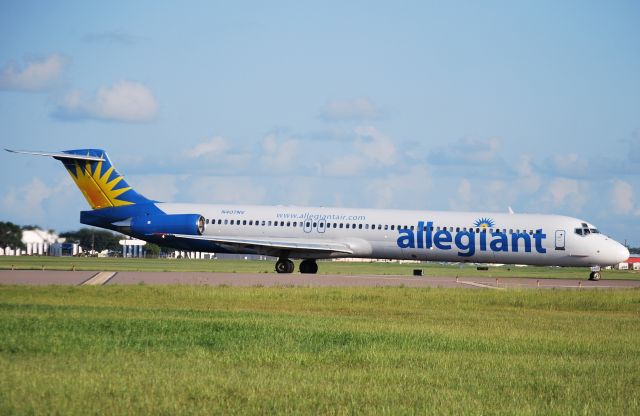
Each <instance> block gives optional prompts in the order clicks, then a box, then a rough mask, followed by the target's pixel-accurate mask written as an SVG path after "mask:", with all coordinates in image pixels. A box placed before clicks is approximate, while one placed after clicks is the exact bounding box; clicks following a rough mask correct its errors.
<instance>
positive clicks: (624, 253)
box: [616, 243, 629, 263]
mask: <svg viewBox="0 0 640 416" xmlns="http://www.w3.org/2000/svg"><path fill="white" fill-rule="evenodd" d="M618 246H620V247H618V259H619V260H618V261H617V262H616V263H622V262H623V261H627V260H629V249H628V248H626V247H625V246H623V245H622V244H620V243H618Z"/></svg>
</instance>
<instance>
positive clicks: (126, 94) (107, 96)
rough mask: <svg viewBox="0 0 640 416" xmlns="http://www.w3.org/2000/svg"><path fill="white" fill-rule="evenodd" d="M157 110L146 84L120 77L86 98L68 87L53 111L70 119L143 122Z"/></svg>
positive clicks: (61, 116) (57, 115)
mask: <svg viewBox="0 0 640 416" xmlns="http://www.w3.org/2000/svg"><path fill="white" fill-rule="evenodd" d="M157 110H158V104H157V103H156V99H155V97H154V96H153V92H152V91H151V90H150V89H149V88H147V87H146V86H144V85H142V84H140V83H137V82H132V81H120V82H118V83H116V84H114V85H113V86H111V87H102V88H100V89H98V91H97V92H96V94H95V96H94V97H91V98H89V99H86V98H85V97H84V96H83V94H82V93H81V92H80V91H71V92H70V93H69V94H67V96H66V97H64V99H63V100H62V102H61V103H60V104H59V105H58V108H57V109H56V110H55V111H54V113H53V114H54V116H56V117H58V118H61V119H70V120H82V119H94V120H105V121H123V122H144V121H150V120H151V119H153V117H155V115H156V112H157Z"/></svg>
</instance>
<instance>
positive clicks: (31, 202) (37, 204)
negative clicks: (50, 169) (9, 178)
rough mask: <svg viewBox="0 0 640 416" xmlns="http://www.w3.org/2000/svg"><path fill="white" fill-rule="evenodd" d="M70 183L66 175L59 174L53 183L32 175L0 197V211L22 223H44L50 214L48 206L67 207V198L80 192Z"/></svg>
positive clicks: (76, 195) (71, 197)
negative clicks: (25, 181)
mask: <svg viewBox="0 0 640 416" xmlns="http://www.w3.org/2000/svg"><path fill="white" fill-rule="evenodd" d="M72 184H73V182H72V181H71V178H69V176H68V175H60V176H59V177H58V180H57V182H56V183H54V184H53V185H49V184H47V183H45V182H43V181H42V180H41V179H40V178H37V177H34V178H32V179H31V180H30V181H29V182H27V183H25V184H23V185H20V186H18V187H11V188H10V189H9V190H8V192H6V193H5V194H4V195H3V196H2V198H0V208H1V211H2V212H3V213H4V214H5V215H7V216H11V217H15V218H16V219H17V220H18V221H20V222H22V223H23V224H32V223H41V224H42V225H44V223H46V222H47V221H49V220H50V216H51V215H50V213H49V210H48V209H47V207H48V206H50V205H55V206H56V207H60V206H62V207H64V209H67V208H68V204H69V200H70V199H73V198H75V197H79V195H80V192H79V191H78V190H77V188H76V187H75V186H73V185H72ZM76 209H77V207H76ZM65 215H68V213H66V214H65Z"/></svg>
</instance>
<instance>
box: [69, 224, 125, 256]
mask: <svg viewBox="0 0 640 416" xmlns="http://www.w3.org/2000/svg"><path fill="white" fill-rule="evenodd" d="M60 237H64V238H66V239H67V241H69V242H75V243H78V244H80V246H81V247H82V248H83V249H84V250H91V249H93V250H96V251H102V250H113V251H119V250H120V249H121V246H120V240H121V239H122V238H123V237H122V236H120V235H118V234H114V233H112V232H110V231H103V230H95V229H93V228H81V229H80V230H78V231H68V232H66V233H62V234H60Z"/></svg>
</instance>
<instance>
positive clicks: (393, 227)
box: [391, 225, 400, 230]
mask: <svg viewBox="0 0 640 416" xmlns="http://www.w3.org/2000/svg"><path fill="white" fill-rule="evenodd" d="M398 228H400V227H398ZM395 229H396V226H395V225H392V226H391V230H395Z"/></svg>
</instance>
